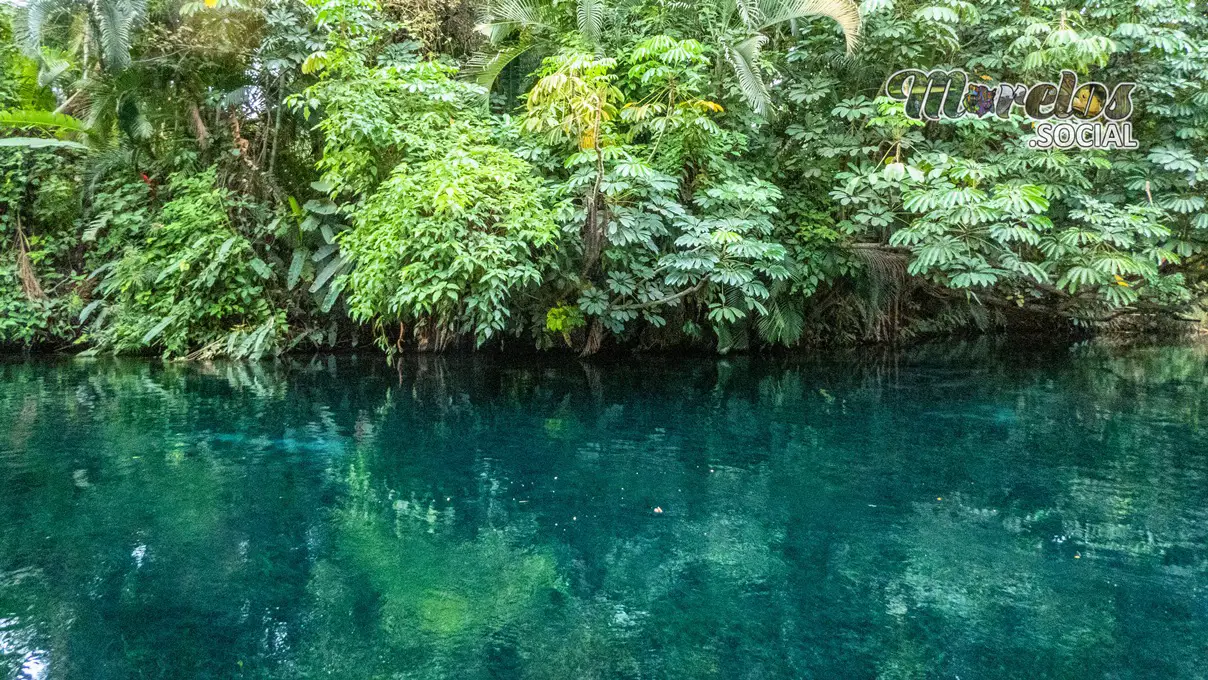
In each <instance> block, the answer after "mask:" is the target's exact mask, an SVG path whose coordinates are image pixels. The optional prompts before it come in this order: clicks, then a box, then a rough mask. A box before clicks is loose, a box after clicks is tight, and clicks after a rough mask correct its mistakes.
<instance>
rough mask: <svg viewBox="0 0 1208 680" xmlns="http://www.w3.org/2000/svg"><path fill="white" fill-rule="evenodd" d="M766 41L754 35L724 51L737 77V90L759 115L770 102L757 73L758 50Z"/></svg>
mask: <svg viewBox="0 0 1208 680" xmlns="http://www.w3.org/2000/svg"><path fill="white" fill-rule="evenodd" d="M767 40H768V39H767V37H765V36H763V35H760V34H756V35H753V36H751V37H750V38H747V39H746V40H744V41H742V42H740V43H738V44H737V45H733V46H730V47H728V48H727V49H726V55H727V56H728V57H729V59H730V65H731V66H733V67H734V73H735V75H737V76H738V89H739V90H740V91H742V96H743V98H744V99H746V100H747V104H749V105H750V107H751V109H752V110H754V111H755V113H760V114H762V113H764V112H766V111H767V108H768V104H769V103H770V102H771V96H770V95H769V94H768V88H767V86H766V85H764V83H763V76H762V75H760V73H759V50H760V48H762V47H763V44H764V43H765V42H767Z"/></svg>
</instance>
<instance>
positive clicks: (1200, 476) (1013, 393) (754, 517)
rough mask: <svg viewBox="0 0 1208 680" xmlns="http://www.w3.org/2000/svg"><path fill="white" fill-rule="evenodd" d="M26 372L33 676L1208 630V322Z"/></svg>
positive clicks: (463, 672) (22, 617)
mask: <svg viewBox="0 0 1208 680" xmlns="http://www.w3.org/2000/svg"><path fill="white" fill-rule="evenodd" d="M0 385H2V386H3V389H2V390H0V422H3V423H6V426H5V428H4V429H3V430H0V484H2V488H3V489H4V493H3V494H2V495H0V669H3V672H4V673H5V674H7V675H8V676H10V677H16V678H34V677H52V678H60V677H62V678H77V677H79V678H109V677H113V678H127V677H163V678H179V677H198V678H204V677H214V678H219V677H222V678H225V677H256V678H311V677H326V676H339V677H348V676H353V677H407V678H488V677H491V678H497V677H522V678H571V677H573V678H664V677H665V678H683V677H693V678H709V677H714V678H726V679H730V678H777V677H785V678H789V677H792V678H800V677H822V678H833V677H844V678H860V677H868V678H872V677H877V678H924V677H954V676H960V677H964V678H978V677H996V678H1011V677H1018V678H1039V677H1062V678H1064V677H1113V678H1143V677H1153V678H1159V677H1160V678H1195V677H1200V675H1201V674H1202V662H1203V660H1204V659H1205V658H1208V504H1205V502H1204V501H1205V498H1206V495H1208V493H1206V492H1208V454H1206V453H1205V451H1206V449H1205V446H1204V444H1205V441H1204V440H1205V437H1204V434H1203V433H1202V431H1201V429H1200V418H1201V417H1202V416H1203V415H1205V413H1206V408H1205V402H1204V395H1205V394H1208V391H1206V390H1205V388H1206V387H1208V360H1206V356H1205V353H1204V352H1203V351H1201V350H1199V349H1196V348H1153V349H1141V350H1137V349H1133V350H1114V349H1111V348H1105V347H1081V348H1074V349H1072V350H1070V349H1066V348H1063V349H1059V350H1053V351H1052V352H1051V353H1046V354H1037V353H1035V352H1030V353H1028V354H1027V355H1025V356H1016V355H1012V354H1011V353H1010V352H1008V351H1005V350H1004V349H1003V348H1002V347H993V346H990V345H988V344H986V343H975V344H960V345H951V344H950V345H945V346H943V347H924V348H920V349H916V350H913V351H911V352H908V353H897V354H894V353H876V354H871V355H869V354H862V355H851V356H828V357H826V358H825V359H812V358H797V359H775V360H772V359H762V360H756V359H748V358H737V359H730V360H726V361H713V360H670V359H645V360H642V361H641V362H630V363H616V364H607V363H593V364H580V363H578V362H574V361H569V360H563V359H554V358H548V357H546V358H537V359H529V360H523V361H519V360H501V359H492V358H487V357H445V358H434V357H422V358H418V359H415V358H413V359H410V360H408V361H405V362H404V363H402V364H401V365H398V366H387V365H385V364H384V363H382V362H381V361H380V359H378V358H376V357H368V358H366V357H362V358H355V357H350V358H340V359H335V358H327V357H324V358H321V359H316V360H292V361H287V362H281V363H277V364H267V363H266V364H256V365H243V364H215V365H208V366H166V367H165V366H162V365H159V364H154V363H149V362H138V361H99V360H90V361H58V362H32V363H12V362H10V363H5V364H0ZM656 508H657V509H658V510H659V511H658V512H656V511H655V509H656Z"/></svg>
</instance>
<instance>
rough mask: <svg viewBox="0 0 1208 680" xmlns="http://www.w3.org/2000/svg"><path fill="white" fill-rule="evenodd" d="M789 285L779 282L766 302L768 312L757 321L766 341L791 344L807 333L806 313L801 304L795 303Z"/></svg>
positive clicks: (757, 328) (760, 333)
mask: <svg viewBox="0 0 1208 680" xmlns="http://www.w3.org/2000/svg"><path fill="white" fill-rule="evenodd" d="M786 288H787V287H786V286H784V285H783V284H777V285H776V286H775V287H774V288H773V290H772V297H771V299H770V300H768V302H767V303H766V306H767V313H765V314H763V315H761V316H760V317H759V320H758V321H757V322H756V330H758V331H759V337H760V338H762V339H763V340H764V341H765V342H769V343H772V344H779V345H784V346H786V347H787V346H790V345H793V344H794V343H796V342H797V341H798V340H800V339H801V336H802V335H803V334H804V333H805V314H804V312H803V311H802V309H801V305H800V304H796V305H795V304H793V302H792V296H791V295H790V294H789V291H788V290H787V289H786Z"/></svg>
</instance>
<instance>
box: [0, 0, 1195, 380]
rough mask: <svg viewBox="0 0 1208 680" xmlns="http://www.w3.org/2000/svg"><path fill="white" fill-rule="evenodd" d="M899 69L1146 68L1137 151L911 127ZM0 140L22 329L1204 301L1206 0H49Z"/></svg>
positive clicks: (1139, 76) (716, 332) (548, 342)
mask: <svg viewBox="0 0 1208 680" xmlns="http://www.w3.org/2000/svg"><path fill="white" fill-rule="evenodd" d="M904 68H924V69H930V68H945V69H953V68H961V69H964V70H966V71H968V72H969V73H970V74H971V75H972V76H973V77H974V78H975V79H978V80H980V81H983V82H991V83H993V82H999V81H1001V82H1012V83H1015V82H1019V83H1035V82H1044V81H1051V80H1053V78H1054V74H1056V73H1058V72H1060V71H1061V70H1063V69H1068V70H1071V71H1074V72H1076V73H1077V74H1078V75H1079V76H1080V77H1081V78H1083V79H1084V80H1096V81H1100V82H1104V83H1108V84H1109V85H1110V84H1113V83H1119V82H1137V83H1139V84H1140V89H1139V90H1138V92H1137V93H1135V95H1134V97H1133V103H1134V107H1135V109H1134V112H1133V114H1132V118H1131V122H1132V125H1133V135H1134V137H1135V138H1136V139H1137V141H1138V142H1139V143H1140V148H1139V149H1137V150H1133V151H1123V150H1122V151H1088V150H1077V149H1074V150H1068V151H1062V150H1039V149H1031V148H1028V147H1027V145H1026V137H1027V134H1028V133H1029V131H1030V126H1031V123H1029V122H1028V121H1027V120H1026V119H1024V118H1023V117H1021V116H1018V115H1013V116H1011V117H1009V118H1007V119H1005V120H1004V119H999V118H997V117H993V116H992V117H988V118H972V117H966V118H962V119H959V120H949V121H933V122H922V121H918V120H914V119H912V118H909V117H907V116H906V115H905V112H904V110H903V105H902V103H901V102H898V101H895V100H893V99H891V98H889V97H886V96H884V92H883V91H882V85H883V83H884V81H885V79H886V77H887V76H888V75H889V74H891V73H893V72H894V71H897V70H899V69H904ZM1088 106H1089V105H1088ZM0 135H3V136H2V137H0V344H2V345H7V346H41V347H48V348H56V349H78V350H85V349H86V350H87V351H92V352H126V353H129V352H155V353H162V354H164V355H167V356H173V357H190V356H191V357H210V356H218V355H227V356H234V357H242V356H262V355H266V354H274V353H279V352H283V351H288V350H290V349H294V348H333V347H347V346H351V345H357V344H363V343H368V342H374V343H376V344H377V345H379V346H381V347H382V348H385V349H387V350H389V351H392V352H393V351H401V350H406V349H408V348H417V349H443V348H447V347H456V346H462V347H500V346H503V345H505V344H512V345H516V344H517V343H519V344H520V345H526V346H536V347H541V348H550V347H569V348H571V349H573V350H574V351H579V352H582V353H586V354H590V353H593V352H596V351H598V350H599V349H601V348H602V347H606V346H616V347H670V346H682V345H690V344H691V345H700V346H708V347H714V348H716V349H717V350H718V351H722V352H724V351H728V350H731V349H744V348H750V347H763V346H790V347H791V346H795V345H801V344H806V343H819V342H858V341H870V340H872V341H888V340H896V339H902V338H910V337H917V336H920V335H924V334H934V333H946V332H955V331H964V330H976V331H986V330H992V329H1002V328H1007V329H1011V328H1027V329H1031V328H1046V329H1052V328H1064V329H1071V330H1072V329H1087V330H1097V329H1103V328H1116V327H1120V326H1122V325H1126V326H1128V327H1153V326H1154V325H1155V324H1163V325H1168V324H1171V323H1174V324H1178V323H1183V324H1199V323H1202V321H1203V317H1204V309H1205V307H1204V302H1205V294H1206V293H1208V271H1206V269H1205V261H1206V260H1205V258H1206V254H1208V206H1206V201H1208V194H1206V193H1205V190H1204V186H1205V184H1204V183H1205V180H1208V16H1206V15H1205V14H1204V12H1203V9H1202V7H1197V6H1196V4H1195V3H1193V2H1190V1H1186V0H1177V1H1175V2H1170V1H1168V0H1161V1H1159V0H1141V1H1139V2H1138V1H1136V0H1099V1H1097V2H1079V1H1078V0H1045V1H1044V2H1024V3H1019V2H1008V1H1005V0H976V1H966V0H922V1H919V0H863V2H861V3H859V4H858V5H857V4H856V3H854V2H852V0H760V1H758V2H748V1H747V0H702V2H691V3H689V2H676V1H671V2H664V1H655V0H575V1H573V2H572V1H564V2H559V1H557V0H425V1H424V2H418V1H416V0H386V1H384V2H381V3H380V4H379V3H378V2H377V1H375V0H203V1H201V2H198V1H197V0H168V1H164V0H152V1H150V2H146V1H144V0H133V1H131V0H96V1H95V2H90V3H72V2H66V1H65V0H29V1H28V2H27V3H26V4H24V5H22V6H20V7H16V6H7V5H6V6H3V8H0Z"/></svg>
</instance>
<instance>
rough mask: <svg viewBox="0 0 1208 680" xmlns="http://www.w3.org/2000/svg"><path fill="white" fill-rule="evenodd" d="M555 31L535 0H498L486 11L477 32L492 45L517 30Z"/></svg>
mask: <svg viewBox="0 0 1208 680" xmlns="http://www.w3.org/2000/svg"><path fill="white" fill-rule="evenodd" d="M542 28H543V29H546V30H554V28H555V27H554V25H553V23H552V22H551V21H550V20H549V18H548V17H547V16H546V14H545V11H544V10H543V9H542V7H541V6H540V5H539V4H537V3H536V2H533V0H496V2H493V3H491V4H490V5H489V6H488V7H487V10H486V15H485V17H484V19H483V21H482V22H480V23H479V24H478V27H477V30H478V32H480V33H482V34H483V35H485V36H486V37H487V39H488V40H489V41H491V42H492V43H498V42H499V41H501V40H503V39H505V38H507V37H508V36H509V35H511V33H512V32H514V31H515V30H517V29H527V30H530V31H531V30H533V29H542Z"/></svg>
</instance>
